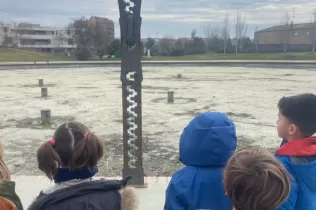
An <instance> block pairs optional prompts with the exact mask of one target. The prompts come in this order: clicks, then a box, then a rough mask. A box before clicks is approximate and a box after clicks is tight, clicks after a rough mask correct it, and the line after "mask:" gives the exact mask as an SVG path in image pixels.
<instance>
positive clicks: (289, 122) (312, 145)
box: [276, 93, 316, 210]
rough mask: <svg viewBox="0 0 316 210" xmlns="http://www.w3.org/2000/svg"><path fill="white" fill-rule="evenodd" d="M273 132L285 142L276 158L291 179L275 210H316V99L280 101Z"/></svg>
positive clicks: (305, 96)
mask: <svg viewBox="0 0 316 210" xmlns="http://www.w3.org/2000/svg"><path fill="white" fill-rule="evenodd" d="M278 107H279V119H278V121H277V131H278V135H279V137H280V138H283V139H285V140H284V141H283V142H282V145H281V147H280V148H279V149H278V150H277V151H276V157H277V158H278V159H279V160H280V161H281V162H282V163H283V164H284V166H285V167H286V168H287V170H288V171H289V172H290V174H291V175H292V188H291V193H290V196H289V198H288V200H287V201H285V202H284V203H283V204H282V206H281V207H280V208H279V210H315V209H316V137H313V135H314V134H315V133H316V95H314V94H309V93H308V94H300V95H295V96H290V97H283V98H281V99H280V101H279V103H278Z"/></svg>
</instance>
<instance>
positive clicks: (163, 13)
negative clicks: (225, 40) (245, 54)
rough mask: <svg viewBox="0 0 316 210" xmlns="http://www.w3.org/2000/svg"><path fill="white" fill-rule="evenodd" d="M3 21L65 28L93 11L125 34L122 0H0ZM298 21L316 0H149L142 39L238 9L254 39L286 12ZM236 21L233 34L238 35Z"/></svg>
mask: <svg viewBox="0 0 316 210" xmlns="http://www.w3.org/2000/svg"><path fill="white" fill-rule="evenodd" d="M0 1H1V3H0V21H3V22H9V21H15V22H20V21H26V22H32V23H40V24H42V25H45V26H53V27H64V26H66V25H67V24H68V23H69V22H70V21H71V20H73V19H75V18H77V17H81V16H86V17H89V16H91V15H94V16H102V17H108V18H110V19H113V20H114V21H115V36H117V37H118V36H119V33H120V30H119V25H118V18H119V12H118V4H117V0H56V1H52V0H0ZM293 8H294V9H295V12H294V15H295V19H294V22H296V23H299V22H309V21H311V18H312V12H313V10H314V8H315V9H316V0H143V5H142V17H143V24H142V37H157V34H158V37H162V36H174V37H184V36H190V33H191V31H192V29H194V28H195V29H196V30H197V35H199V36H203V35H204V34H203V32H202V30H201V28H202V26H203V25H205V24H206V23H210V22H212V24H213V25H220V24H222V22H223V18H224V16H225V13H226V12H228V13H229V14H230V19H231V21H233V19H234V16H235V15H236V11H237V10H240V11H242V12H243V13H244V15H245V17H246V19H247V22H248V25H249V26H248V28H249V30H248V35H249V36H251V37H253V31H254V29H255V27H256V26H258V27H259V29H263V28H266V27H269V26H272V25H276V24H279V23H280V20H281V17H282V15H283V14H284V12H285V11H286V10H288V11H290V12H291V16H292V14H293ZM233 31H234V30H233V23H231V33H233Z"/></svg>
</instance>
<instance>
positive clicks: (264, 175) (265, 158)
mask: <svg viewBox="0 0 316 210" xmlns="http://www.w3.org/2000/svg"><path fill="white" fill-rule="evenodd" d="M290 184H291V182H290V178H289V174H288V172H287V171H286V169H285V167H284V166H283V165H282V163H281V162H279V161H278V160H277V159H276V158H275V157H274V156H273V155H272V154H271V153H270V152H269V151H268V150H266V149H263V148H260V147H246V148H243V149H241V150H239V151H237V152H236V153H235V154H234V155H233V156H232V157H231V158H230V160H229V161H228V163H227V165H226V168H225V170H224V190H225V191H226V194H227V196H228V197H229V198H230V199H231V201H232V203H233V206H234V210H275V209H276V208H278V207H279V206H280V205H281V204H282V203H283V202H284V201H285V200H286V199H287V198H288V195H289V193H290Z"/></svg>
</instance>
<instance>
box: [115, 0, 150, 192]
mask: <svg viewBox="0 0 316 210" xmlns="http://www.w3.org/2000/svg"><path fill="white" fill-rule="evenodd" d="M118 4H119V10H120V27H121V81H122V96H123V97H122V102H123V150H124V168H123V177H127V176H132V179H131V181H129V183H128V184H130V185H135V186H139V187H143V186H145V183H144V170H143V160H142V158H143V155H142V107H141V104H142V88H141V83H142V80H143V73H142V66H141V52H142V51H141V40H140V28H141V21H142V19H141V17H140V9H141V0H129V1H128V2H127V1H126V0H125V1H124V0H118Z"/></svg>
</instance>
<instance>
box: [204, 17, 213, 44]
mask: <svg viewBox="0 0 316 210" xmlns="http://www.w3.org/2000/svg"><path fill="white" fill-rule="evenodd" d="M202 31H203V33H204V37H205V39H206V43H207V48H208V49H209V50H210V46H211V42H212V23H211V22H210V23H206V24H205V25H203V26H202Z"/></svg>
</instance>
